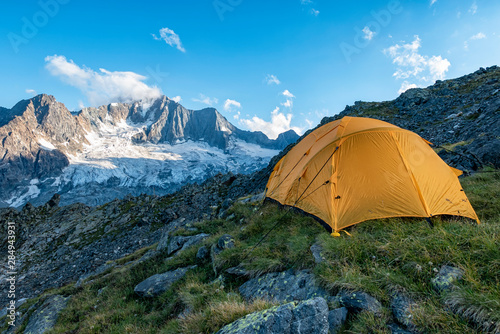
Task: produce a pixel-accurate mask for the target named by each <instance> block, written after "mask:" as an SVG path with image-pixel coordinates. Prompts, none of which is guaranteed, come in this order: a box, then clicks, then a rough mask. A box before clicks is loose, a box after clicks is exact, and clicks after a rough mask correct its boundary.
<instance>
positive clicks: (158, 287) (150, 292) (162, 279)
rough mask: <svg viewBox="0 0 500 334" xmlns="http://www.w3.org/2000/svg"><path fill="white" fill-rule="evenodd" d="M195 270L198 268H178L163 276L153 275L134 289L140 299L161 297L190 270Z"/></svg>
mask: <svg viewBox="0 0 500 334" xmlns="http://www.w3.org/2000/svg"><path fill="white" fill-rule="evenodd" d="M194 268H196V266H189V267H184V268H178V269H176V270H173V271H167V272H165V273H163V274H156V275H153V276H151V277H149V278H147V279H145V280H144V281H142V282H141V283H139V284H137V285H136V287H135V288H134V292H135V293H136V294H137V295H139V296H140V297H146V298H152V297H156V296H159V295H161V294H162V293H164V292H165V291H167V290H168V289H169V288H170V287H171V286H172V284H174V283H175V282H177V281H178V280H180V279H181V278H183V277H184V276H185V275H186V273H187V272H188V270H191V269H194Z"/></svg>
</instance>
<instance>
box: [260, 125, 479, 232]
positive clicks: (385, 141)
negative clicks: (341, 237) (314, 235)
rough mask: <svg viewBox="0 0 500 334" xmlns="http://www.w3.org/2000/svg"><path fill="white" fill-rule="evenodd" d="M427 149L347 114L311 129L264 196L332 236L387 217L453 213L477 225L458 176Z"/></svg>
mask: <svg viewBox="0 0 500 334" xmlns="http://www.w3.org/2000/svg"><path fill="white" fill-rule="evenodd" d="M429 144H431V143H429V142H428V141H426V140H425V139H422V138H421V137H420V136H419V135H417V134H416V133H414V132H411V131H408V130H404V129H401V128H399V127H397V126H395V125H392V124H390V123H387V122H383V121H380V120H376V119H371V118H364V117H344V118H342V119H339V120H336V121H333V122H331V123H328V124H325V125H323V126H321V127H319V128H318V129H316V130H314V131H313V132H311V133H310V134H309V135H307V136H306V137H305V138H304V139H302V140H301V141H300V142H299V143H298V144H297V145H295V146H294V147H293V148H292V149H291V150H290V151H289V152H288V153H287V154H286V155H285V156H284V157H283V158H282V159H281V160H280V161H279V162H278V163H277V164H276V166H275V167H274V170H273V172H272V173H271V176H270V177H269V181H268V183H267V187H266V198H268V199H272V200H275V201H277V202H279V203H281V204H282V205H286V206H292V207H296V208H298V209H300V210H302V211H304V212H306V213H308V214H311V215H313V216H315V217H316V218H318V219H319V220H320V221H321V222H323V223H324V224H326V225H328V226H329V227H330V228H331V231H332V234H333V235H338V232H339V231H341V230H342V229H344V228H346V227H348V226H351V225H354V224H357V223H360V222H363V221H366V220H370V219H379V218H388V217H425V218H430V217H432V216H436V215H455V216H463V217H468V218H471V219H475V220H476V221H477V222H478V223H479V219H478V217H477V215H476V212H475V211H474V209H473V208H472V206H471V204H470V202H469V200H468V199H467V196H466V195H465V192H464V191H463V189H462V186H461V185H460V182H459V180H458V176H459V175H461V174H462V172H461V171H459V170H457V169H455V168H452V167H450V166H448V165H447V164H446V163H445V162H444V161H443V160H442V159H441V158H440V157H439V156H438V155H437V154H436V153H435V152H434V150H433V149H432V148H431V147H430V146H429ZM431 145H432V144H431Z"/></svg>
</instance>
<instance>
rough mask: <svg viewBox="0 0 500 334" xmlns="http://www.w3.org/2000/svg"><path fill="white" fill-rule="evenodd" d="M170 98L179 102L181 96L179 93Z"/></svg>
mask: <svg viewBox="0 0 500 334" xmlns="http://www.w3.org/2000/svg"><path fill="white" fill-rule="evenodd" d="M170 99H171V100H172V101H174V102H177V103H180V102H181V101H182V98H181V97H180V96H179V95H177V96H174V97H171V98H170Z"/></svg>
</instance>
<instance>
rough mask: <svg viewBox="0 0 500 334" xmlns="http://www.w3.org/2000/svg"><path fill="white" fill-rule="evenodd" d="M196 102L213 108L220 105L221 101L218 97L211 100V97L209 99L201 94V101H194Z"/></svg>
mask: <svg viewBox="0 0 500 334" xmlns="http://www.w3.org/2000/svg"><path fill="white" fill-rule="evenodd" d="M193 101H194V102H200V103H203V104H206V105H209V106H212V105H214V104H217V103H219V99H217V98H216V97H214V98H211V97H208V96H206V95H204V94H200V98H199V99H193Z"/></svg>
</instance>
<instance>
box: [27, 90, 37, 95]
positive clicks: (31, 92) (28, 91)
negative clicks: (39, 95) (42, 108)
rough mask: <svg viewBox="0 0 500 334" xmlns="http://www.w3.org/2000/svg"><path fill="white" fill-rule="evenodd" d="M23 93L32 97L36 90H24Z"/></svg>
mask: <svg viewBox="0 0 500 334" xmlns="http://www.w3.org/2000/svg"><path fill="white" fill-rule="evenodd" d="M25 92H26V93H28V94H30V95H33V96H35V95H36V90H34V89H26V91H25Z"/></svg>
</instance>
